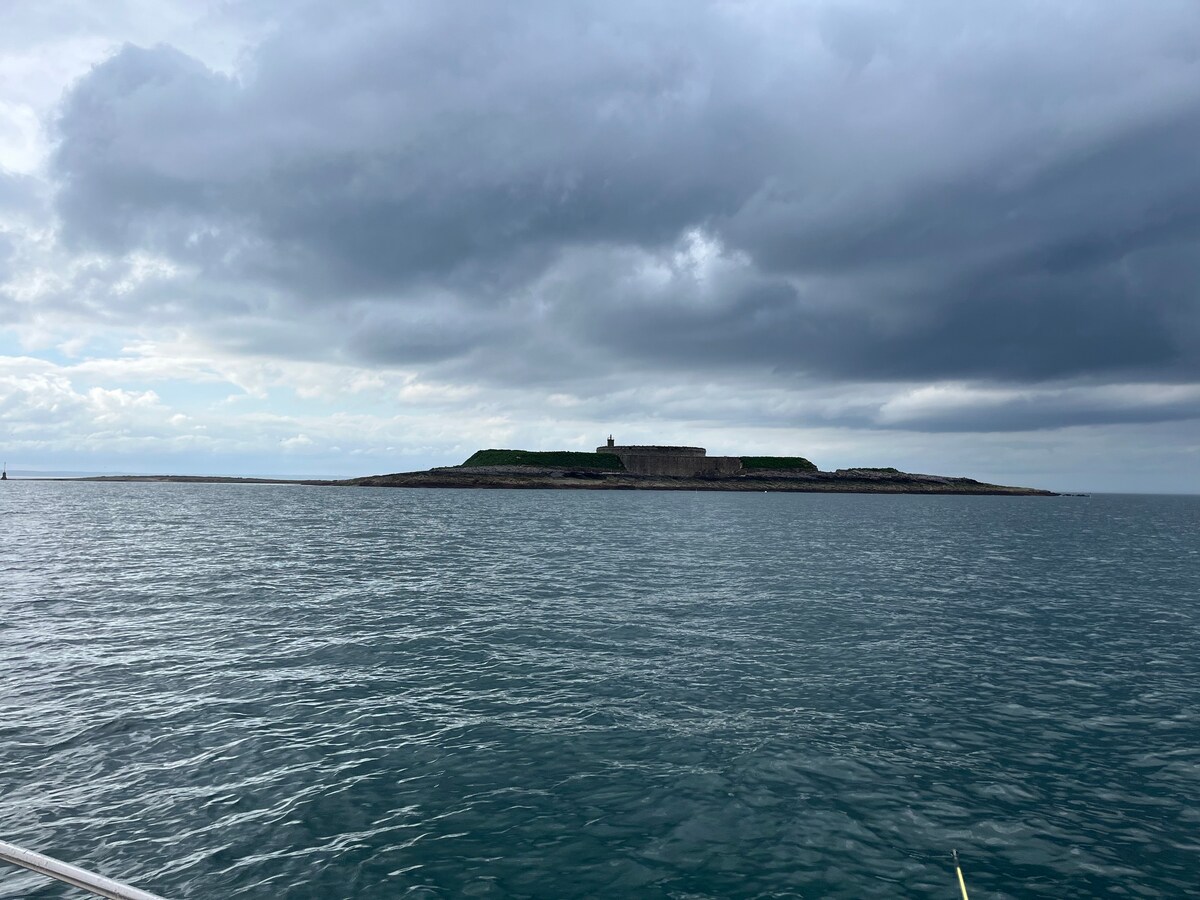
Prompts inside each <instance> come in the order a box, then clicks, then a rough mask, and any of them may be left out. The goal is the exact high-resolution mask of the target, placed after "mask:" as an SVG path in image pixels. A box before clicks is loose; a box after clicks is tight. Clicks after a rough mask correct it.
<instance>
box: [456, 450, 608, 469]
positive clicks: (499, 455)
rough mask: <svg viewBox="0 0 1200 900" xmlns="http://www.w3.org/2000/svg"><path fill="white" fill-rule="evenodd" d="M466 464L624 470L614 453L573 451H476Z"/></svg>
mask: <svg viewBox="0 0 1200 900" xmlns="http://www.w3.org/2000/svg"><path fill="white" fill-rule="evenodd" d="M463 465H464V466H539V467H542V468H547V469H609V470H611V471H613V472H624V471H625V465H624V463H622V462H621V458H620V457H619V456H617V455H616V454H614V453H578V452H575V451H573V450H476V451H475V452H474V453H473V454H471V458H470V459H468V460H467V461H466V462H465V463H463Z"/></svg>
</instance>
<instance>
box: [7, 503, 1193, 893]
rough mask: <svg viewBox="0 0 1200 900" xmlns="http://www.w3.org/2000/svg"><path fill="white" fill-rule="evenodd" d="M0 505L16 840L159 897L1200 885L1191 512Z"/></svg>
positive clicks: (1187, 508) (15, 888)
mask: <svg viewBox="0 0 1200 900" xmlns="http://www.w3.org/2000/svg"><path fill="white" fill-rule="evenodd" d="M0 513H2V516H3V518H2V524H3V553H2V555H0V679H2V680H0V838H3V839H7V840H9V841H12V842H14V843H17V844H21V845H24V846H28V847H32V848H36V849H40V850H42V851H44V852H47V853H51V854H53V855H56V856H59V857H61V858H65V859H68V860H71V861H74V862H77V863H79V864H82V865H87V866H90V867H93V868H97V869H100V870H101V871H103V872H104V873H105V874H108V875H110V876H112V877H117V878H122V879H125V880H128V881H131V882H133V883H135V884H137V885H139V886H141V887H144V888H146V889H148V890H153V891H156V892H159V893H162V894H164V895H166V896H167V897H170V898H231V897H237V898H251V897H255V898H259V897H261V898H308V897H312V898H340V897H346V898H351V897H353V898H395V897H460V896H462V897H563V898H570V897H595V896H604V897H651V898H652V897H673V898H702V897H771V896H775V897H785V896H786V897H931V898H932V897H945V898H953V897H955V896H956V891H957V887H956V885H955V882H954V874H953V870H952V869H951V868H950V867H949V866H948V864H947V858H948V854H949V851H950V849H951V848H954V847H956V848H958V850H959V852H960V854H961V856H962V859H963V863H964V871H965V874H966V878H967V882H968V886H969V887H970V889H971V896H972V898H974V900H978V898H996V897H1013V898H1017V897H1021V898H1024V897H1054V898H1086V897H1102V896H1113V897H1181V896H1185V895H1188V894H1189V893H1191V892H1194V891H1196V890H1197V884H1198V882H1200V749H1198V748H1200V719H1198V711H1200V634H1198V623H1200V498H1196V497H1174V498H1172V497H1116V496H1096V497H1090V498H1050V499H1047V498H1004V497H975V498H971V497H886V496H854V495H815V494H810V495H804V494H792V495H786V494H741V495H726V494H702V493H701V494H690V493H686V494H670V493H648V492H647V493H640V492H639V493H624V492H617V493H608V492H604V493H588V492H553V491H528V492H522V491H414V490H387V489H333V488H326V489H322V488H301V487H279V486H239V485H174V484H161V485H155V484H86V483H33V482H19V481H10V482H8V483H7V484H4V485H0ZM76 896H79V895H78V894H77V893H74V892H72V891H70V890H69V889H67V888H63V887H59V886H54V885H52V884H50V883H49V882H47V881H45V880H44V879H41V878H39V877H36V876H34V875H31V874H23V873H21V872H20V871H19V870H16V869H11V868H8V867H0V898H5V900H8V898H17V897H21V898H56V897H63V898H66V897H76ZM1192 896H1195V894H1194V893H1192Z"/></svg>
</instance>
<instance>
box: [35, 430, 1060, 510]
mask: <svg viewBox="0 0 1200 900" xmlns="http://www.w3.org/2000/svg"><path fill="white" fill-rule="evenodd" d="M53 480H66V481H90V482H167V483H182V484H285V485H286V484H294V485H308V486H313V487H390V488H477V489H479V488H483V489H497V490H592V491H595V490H609V491H639V490H640V491H725V492H729V491H741V492H764V491H765V492H790V493H854V494H977V495H1008V496H1031V497H1056V496H1060V495H1059V494H1058V493H1056V492H1054V491H1048V490H1043V489H1040V488H1030V487H1014V486H1011V485H1002V484H988V483H986V482H982V481H976V480H975V479H973V478H964V477H957V476H948V475H924V474H916V473H911V472H901V471H899V470H898V469H894V468H852V469H837V470H835V471H832V472H823V471H821V470H820V469H818V468H817V467H816V466H815V465H813V464H812V463H811V462H809V461H808V460H807V459H805V458H803V457H798V456H795V457H764V456H746V457H708V456H706V455H705V451H704V449H703V448H700V447H660V446H645V447H636V446H628V447H625V446H614V445H613V443H612V439H611V438H610V440H609V444H608V446H607V447H598V448H597V450H596V452H595V453H579V452H572V451H526V450H481V451H478V452H477V453H475V454H473V455H472V456H471V457H470V458H469V459H468V460H467V461H466V462H464V463H463V464H462V465H459V466H445V467H438V468H433V469H428V470H425V471H419V472H397V473H392V474H388V475H368V476H363V477H359V478H347V479H338V480H320V479H294V480H293V479H283V478H237V477H224V476H211V477H210V476H203V475H97V476H87V477H81V478H68V479H53Z"/></svg>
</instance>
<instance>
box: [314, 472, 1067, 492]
mask: <svg viewBox="0 0 1200 900" xmlns="http://www.w3.org/2000/svg"><path fill="white" fill-rule="evenodd" d="M335 483H337V484H345V485H354V486H360V487H410V488H411V487H426V488H507V489H560V490H561V489H566V490H610V491H791V492H807V493H853V494H992V495H996V494H1004V495H1018V496H1038V497H1054V496H1058V495H1057V494H1055V493H1054V492H1053V491H1046V490H1040V489H1038V488H1027V487H1011V486H1008V485H1001V484H987V483H985V482H982V481H975V480H974V479H972V478H956V477H950V476H944V475H919V474H914V473H910V472H899V471H888V470H880V469H838V470H836V471H834V472H821V471H819V470H818V471H814V472H793V471H783V470H776V471H771V470H756V471H753V472H746V473H743V474H739V475H729V476H700V477H686V476H671V475H637V474H631V473H629V472H610V471H604V470H596V469H550V468H538V467H518V466H452V467H449V466H448V467H446V468H438V469H430V470H428V471H425V472H401V473H397V474H394V475H372V476H369V477H366V478H352V479H350V480H348V481H343V482H335Z"/></svg>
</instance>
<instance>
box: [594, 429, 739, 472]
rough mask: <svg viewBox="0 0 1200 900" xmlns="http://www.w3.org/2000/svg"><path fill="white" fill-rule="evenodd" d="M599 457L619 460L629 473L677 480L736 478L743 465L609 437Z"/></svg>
mask: <svg viewBox="0 0 1200 900" xmlns="http://www.w3.org/2000/svg"><path fill="white" fill-rule="evenodd" d="M596 452H597V453H612V454H614V455H616V456H618V457H620V459H621V462H622V463H623V464H624V465H625V469H626V471H629V472H633V473H634V474H636V475H673V476H675V477H677V478H702V477H705V476H707V477H717V476H728V475H736V474H737V473H738V472H740V471H741V470H742V461H741V460H740V459H738V458H737V457H736V456H707V455H706V453H707V451H706V450H705V449H704V448H703V447H656V446H649V445H641V446H638V445H633V444H630V445H620V444H616V443H614V442H613V437H612V435H611V434H610V435H609V436H608V443H607V444H605V445H604V446H602V447H597V448H596Z"/></svg>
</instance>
